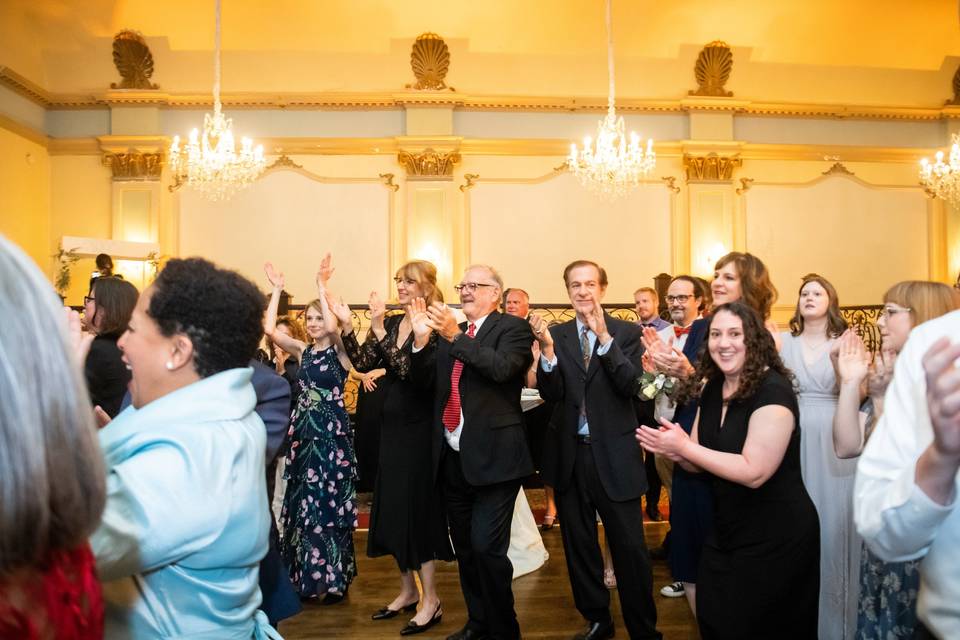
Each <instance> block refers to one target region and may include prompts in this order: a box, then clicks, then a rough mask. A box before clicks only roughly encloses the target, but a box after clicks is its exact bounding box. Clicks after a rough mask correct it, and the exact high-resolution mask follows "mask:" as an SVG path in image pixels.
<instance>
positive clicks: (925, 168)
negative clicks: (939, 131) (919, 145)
mask: <svg viewBox="0 0 960 640" xmlns="http://www.w3.org/2000/svg"><path fill="white" fill-rule="evenodd" d="M952 138H953V146H952V147H951V148H950V162H949V163H946V162H944V161H943V151H937V156H936V161H935V162H933V163H932V164H931V163H930V161H929V160H927V159H926V158H924V159H923V160H921V161H920V184H921V185H923V188H924V189H926V191H927V193H929V194H930V195H932V196H934V197H935V198H940V199H942V200H946V201H947V202H948V203H950V204H951V205H952V206H954V207H958V206H960V135H957V134H956V133H955V134H953V136H952Z"/></svg>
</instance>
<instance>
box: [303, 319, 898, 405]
mask: <svg viewBox="0 0 960 640" xmlns="http://www.w3.org/2000/svg"><path fill="white" fill-rule="evenodd" d="M348 306H349V307H350V312H351V314H352V315H353V329H354V331H355V332H356V334H357V336H358V339H359V340H361V341H363V339H364V337H365V336H366V335H367V331H368V330H369V329H370V310H369V309H368V308H367V305H365V304H351V305H348ZM450 306H451V307H454V308H459V306H460V305H458V304H452V305H450ZM603 308H604V309H605V310H606V312H607V313H609V314H610V315H612V316H613V317H615V318H620V319H621V320H627V321H629V322H636V321H637V312H636V311H635V310H634V307H633V305H632V304H628V303H618V304H605V305H603ZM303 309H304V305H290V306H289V313H290V314H291V315H295V314H300V313H302V311H303ZM530 311H531V312H532V313H536V314H537V315H540V316H542V317H543V318H545V319H546V320H547V322H548V323H549V324H551V325H554V324H559V323H561V322H566V321H568V320H573V318H574V311H573V308H572V307H571V306H570V305H569V304H565V303H541V304H533V303H531V304H530ZM881 311H883V306H882V305H863V306H856V307H841V308H840V315H841V316H843V319H844V320H846V321H847V324H848V325H850V327H851V328H853V329H854V330H855V331H856V332H857V333H858V334H859V335H860V337H861V338H862V339H863V342H864V344H865V345H866V347H867V349H869V350H870V351H871V352H875V351H877V350H878V349H879V348H880V330H879V329H878V328H877V319H878V318H879V317H880V312H881ZM397 313H403V308H402V307H400V306H399V305H388V306H387V315H393V314H397ZM784 329H786V327H784ZM344 402H345V403H346V405H347V410H348V411H349V412H350V413H354V411H355V410H356V405H357V383H356V382H355V381H354V380H352V379H351V380H348V381H347V384H346V388H345V389H344Z"/></svg>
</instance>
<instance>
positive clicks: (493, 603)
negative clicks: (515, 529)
mask: <svg viewBox="0 0 960 640" xmlns="http://www.w3.org/2000/svg"><path fill="white" fill-rule="evenodd" d="M441 464H442V468H441V477H442V482H443V493H444V501H445V502H446V506H447V519H448V520H449V522H450V538H451V540H453V549H454V551H455V552H456V554H457V563H458V568H459V571H460V588H461V589H462V590H463V599H464V600H465V601H466V604H467V613H468V615H469V620H468V621H467V625H466V626H467V628H470V629H473V630H475V631H477V632H480V633H483V634H486V635H489V636H490V637H491V638H494V639H495V640H517V639H518V638H519V637H520V625H519V624H518V623H517V614H516V612H515V611H514V609H513V585H512V581H513V565H512V564H510V559H509V558H508V557H507V549H508V548H509V546H510V523H511V522H512V520H513V507H514V504H515V503H516V500H517V492H518V491H519V490H520V480H519V479H517V480H511V481H508V482H501V483H498V484H494V485H489V486H483V487H476V486H473V485H471V484H470V483H468V482H467V480H466V478H464V477H463V469H462V468H461V466H460V454H459V453H457V452H456V451H454V450H453V449H451V448H450V447H448V446H447V445H444V455H443V460H442V463H441Z"/></svg>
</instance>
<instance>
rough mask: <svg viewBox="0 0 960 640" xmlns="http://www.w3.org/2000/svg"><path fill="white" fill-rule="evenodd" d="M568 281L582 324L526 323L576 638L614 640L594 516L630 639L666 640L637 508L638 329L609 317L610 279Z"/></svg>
mask: <svg viewBox="0 0 960 640" xmlns="http://www.w3.org/2000/svg"><path fill="white" fill-rule="evenodd" d="M563 281H564V284H566V287H567V293H568V295H569V296H570V302H571V303H572V304H573V308H574V311H575V312H576V318H575V319H574V320H570V321H569V322H565V323H563V324H561V325H558V326H555V327H553V328H552V329H548V328H547V325H546V322H545V321H544V320H543V319H542V318H540V317H539V316H536V315H534V316H531V318H530V324H531V325H532V327H533V330H534V334H535V335H536V337H537V340H538V341H539V342H540V350H541V356H540V366H539V368H538V371H537V384H538V387H539V389H540V394H541V395H542V396H543V397H544V399H546V400H549V401H554V402H557V403H559V407H558V410H557V413H558V417H557V418H556V419H555V422H556V428H555V429H554V433H553V434H551V435H552V437H553V438H554V443H553V446H551V447H548V448H547V451H549V455H550V456H551V457H552V458H553V460H552V461H549V462H547V461H545V462H544V470H545V477H544V482H547V483H549V484H552V485H553V487H554V490H555V492H556V498H557V509H558V513H559V517H560V522H561V523H562V526H561V528H560V532H561V534H562V536H563V549H564V552H565V554H566V557H567V570H568V571H569V573H570V583H571V586H572V588H573V598H574V602H575V603H576V605H577V609H578V610H579V611H580V613H581V614H582V615H583V617H584V618H586V619H587V623H588V626H587V629H586V630H585V631H584V632H582V633H579V634H577V635H576V636H574V638H575V639H576V640H596V639H599V638H612V637H613V635H614V625H613V619H612V618H611V616H610V594H609V592H608V591H607V589H606V587H605V586H604V584H603V578H602V575H603V559H602V556H601V554H600V545H599V542H598V540H597V521H596V514H598V513H599V514H600V519H601V520H602V521H603V526H604V531H605V532H606V537H607V543H608V545H609V546H610V552H611V554H612V556H613V566H614V571H615V573H616V576H617V588H618V591H619V594H620V608H621V610H622V611H623V618H624V622H625V624H626V627H627V631H628V632H629V634H630V637H631V638H634V639H636V638H660V634H659V633H658V632H657V630H656V623H657V611H656V607H655V605H654V603H653V595H652V589H653V575H652V572H651V568H650V557H649V555H648V554H647V548H646V544H645V543H644V540H643V516H642V513H641V504H640V497H641V496H642V495H643V494H644V492H645V491H646V489H647V479H646V474H645V472H644V466H643V457H642V456H641V453H640V449H639V448H638V447H637V443H636V441H635V439H634V432H635V429H636V428H637V416H636V413H635V411H634V404H633V399H634V396H635V395H636V392H637V389H638V386H639V383H638V378H639V377H640V375H641V373H642V368H641V365H640V356H641V346H640V328H639V327H638V326H637V325H636V324H633V323H630V322H625V321H622V320H617V319H615V318H612V317H611V316H609V315H607V314H605V313H604V312H603V308H602V307H601V306H600V301H601V300H602V299H603V295H604V293H605V291H606V288H607V274H606V272H605V271H604V270H603V269H602V268H601V267H600V266H599V265H597V264H596V263H594V262H590V261H587V260H577V261H576V262H573V263H571V264H569V265H568V266H567V268H566V269H565V270H564V272H563ZM548 437H550V436H548ZM546 474H550V475H551V476H552V477H546Z"/></svg>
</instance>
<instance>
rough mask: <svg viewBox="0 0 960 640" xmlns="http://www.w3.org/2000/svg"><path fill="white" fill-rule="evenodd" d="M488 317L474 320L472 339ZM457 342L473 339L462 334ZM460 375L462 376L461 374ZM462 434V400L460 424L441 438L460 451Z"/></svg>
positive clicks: (461, 401)
mask: <svg viewBox="0 0 960 640" xmlns="http://www.w3.org/2000/svg"><path fill="white" fill-rule="evenodd" d="M489 317H490V314H489V313H488V314H487V315H485V316H483V317H482V318H477V319H476V320H474V321H473V335H474V337H476V335H477V334H478V333H480V327H481V326H483V321H484V320H486V319H487V318H489ZM469 326H470V321H469V320H467V327H469ZM440 340H443V338H440ZM458 340H473V338H470V337H469V336H467V335H466V332H464V335H463V337H462V338H458ZM422 348H423V347H421V348H420V349H418V348H417V347H415V346H414V347H413V348H412V349H413V352H414V353H416V352H418V351H420V350H421V349H422ZM461 375H463V374H462V373H461ZM462 432H463V398H461V399H460V424H458V425H457V428H456V429H454V430H453V431H448V430H447V428H446V427H444V428H443V437H444V438H446V439H447V444H448V445H450V448H451V449H453V450H454V451H460V434H461V433H462Z"/></svg>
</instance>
